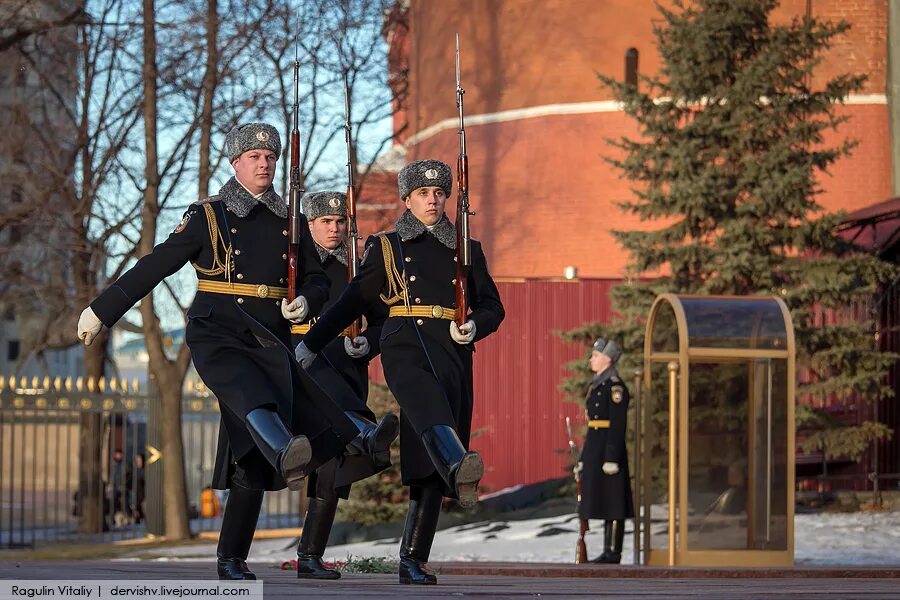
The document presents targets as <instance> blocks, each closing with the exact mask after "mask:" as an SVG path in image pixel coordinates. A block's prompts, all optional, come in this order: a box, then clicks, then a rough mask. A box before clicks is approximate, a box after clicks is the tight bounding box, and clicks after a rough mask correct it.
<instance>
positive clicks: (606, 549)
mask: <svg viewBox="0 0 900 600" xmlns="http://www.w3.org/2000/svg"><path fill="white" fill-rule="evenodd" d="M624 541H625V520H624V519H616V520H613V521H611V520H607V521H605V522H604V523H603V554H601V555H600V556H598V557H597V558H595V559H594V560H592V561H591V562H595V563H602V564H609V565H617V564H619V563H620V562H622V543H623V542H624Z"/></svg>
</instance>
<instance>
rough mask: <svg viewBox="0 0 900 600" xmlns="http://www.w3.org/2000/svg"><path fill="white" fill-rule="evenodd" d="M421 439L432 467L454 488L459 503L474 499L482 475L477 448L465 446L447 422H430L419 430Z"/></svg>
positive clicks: (465, 505) (468, 504)
mask: <svg viewBox="0 0 900 600" xmlns="http://www.w3.org/2000/svg"><path fill="white" fill-rule="evenodd" d="M422 443H423V444H424V445H425V450H426V451H427V452H428V456H429V457H431V462H433V463H434V466H435V469H436V470H437V472H438V474H439V475H440V476H441V479H443V480H444V481H445V482H447V485H448V486H449V487H450V489H452V490H453V491H454V493H455V494H456V498H457V500H458V501H459V504H460V506H462V507H463V508H469V507H471V506H475V504H477V503H478V482H479V481H481V477H482V476H483V475H484V462H482V460H481V456H480V455H479V454H478V453H477V452H468V451H466V448H465V446H463V445H462V442H461V441H460V439H459V436H458V435H457V434H456V430H455V429H453V428H452V427H450V426H449V425H434V426H433V427H429V428H428V429H426V430H425V431H424V432H423V433H422Z"/></svg>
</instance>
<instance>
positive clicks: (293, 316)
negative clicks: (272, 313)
mask: <svg viewBox="0 0 900 600" xmlns="http://www.w3.org/2000/svg"><path fill="white" fill-rule="evenodd" d="M307 313H309V304H308V303H307V302H306V298H304V297H303V296H297V297H296V298H294V299H293V300H291V301H290V302H288V301H287V299H285V298H282V299H281V316H282V317H284V318H285V319H287V320H288V321H290V322H291V323H302V322H303V319H305V318H306V315H307Z"/></svg>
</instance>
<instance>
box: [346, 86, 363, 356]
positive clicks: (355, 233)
mask: <svg viewBox="0 0 900 600" xmlns="http://www.w3.org/2000/svg"><path fill="white" fill-rule="evenodd" d="M344 141H345V142H346V144H347V281H352V280H353V278H354V277H356V273H357V272H358V271H359V265H358V262H359V246H358V244H357V242H358V241H359V230H358V229H357V226H356V189H355V188H354V185H353V170H354V166H355V165H354V162H355V161H354V160H353V136H352V129H351V124H350V86H349V85H348V84H347V73H346V72H345V73H344ZM359 330H360V323H359V319H356V320H355V321H353V323H351V324H350V334H349V336H348V337H349V338H350V339H351V340H353V339H355V338H356V336H358V335H359Z"/></svg>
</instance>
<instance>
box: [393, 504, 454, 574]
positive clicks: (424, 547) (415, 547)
mask: <svg viewBox="0 0 900 600" xmlns="http://www.w3.org/2000/svg"><path fill="white" fill-rule="evenodd" d="M443 499H444V498H443V496H442V495H441V490H439V489H437V488H430V487H429V488H423V487H418V486H415V487H412V488H410V491H409V512H407V514H406V528H405V529H404V530H403V539H402V540H401V542H400V583H403V584H414V585H434V584H436V583H437V577H435V576H434V573H432V572H431V569H429V568H428V564H427V563H428V555H429V554H431V544H432V542H434V532H435V531H436V530H437V523H438V517H440V516H441V502H442V501H443Z"/></svg>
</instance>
